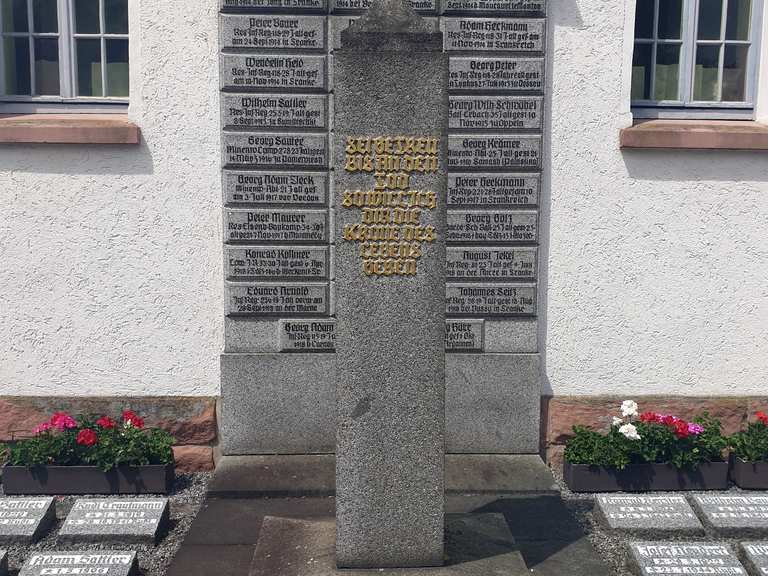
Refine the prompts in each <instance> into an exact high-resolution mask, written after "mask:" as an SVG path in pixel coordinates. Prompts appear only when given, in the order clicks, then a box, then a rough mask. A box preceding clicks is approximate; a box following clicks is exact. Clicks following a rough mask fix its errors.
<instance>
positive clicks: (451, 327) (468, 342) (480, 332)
mask: <svg viewBox="0 0 768 576" xmlns="http://www.w3.org/2000/svg"><path fill="white" fill-rule="evenodd" d="M484 327H485V320H478V319H469V320H446V321H445V350H446V351H450V352H482V351H483V349H484V343H483V337H484Z"/></svg>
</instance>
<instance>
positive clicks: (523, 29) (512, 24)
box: [442, 18, 545, 52]
mask: <svg viewBox="0 0 768 576" xmlns="http://www.w3.org/2000/svg"><path fill="white" fill-rule="evenodd" d="M544 29H545V27H544V20H531V19H526V20H519V19H511V18H444V19H443V20H442V30H443V46H444V47H445V50H446V51H452V50H482V51H486V52H497V51H504V52H543V51H544Z"/></svg>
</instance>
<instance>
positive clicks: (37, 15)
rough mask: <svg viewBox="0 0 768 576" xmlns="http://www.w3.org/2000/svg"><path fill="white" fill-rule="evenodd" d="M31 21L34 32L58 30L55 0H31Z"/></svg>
mask: <svg viewBox="0 0 768 576" xmlns="http://www.w3.org/2000/svg"><path fill="white" fill-rule="evenodd" d="M32 22H33V25H34V28H35V32H58V31H59V14H58V12H57V8H56V0H33V1H32Z"/></svg>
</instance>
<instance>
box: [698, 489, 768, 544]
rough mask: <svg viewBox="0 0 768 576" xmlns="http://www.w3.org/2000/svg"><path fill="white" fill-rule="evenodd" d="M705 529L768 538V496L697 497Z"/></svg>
mask: <svg viewBox="0 0 768 576" xmlns="http://www.w3.org/2000/svg"><path fill="white" fill-rule="evenodd" d="M693 505H694V506H695V507H696V508H697V509H698V510H699V512H700V515H701V517H702V519H703V520H704V525H705V526H707V527H709V528H713V529H714V530H717V531H718V532H720V533H722V534H727V535H732V536H745V537H749V536H761V535H766V534H768V494H766V493H764V492H762V493H760V494H754V495H752V494H750V495H745V496H726V495H720V496H718V495H704V494H697V495H695V496H694V497H693Z"/></svg>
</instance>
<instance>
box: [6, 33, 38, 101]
mask: <svg viewBox="0 0 768 576" xmlns="http://www.w3.org/2000/svg"><path fill="white" fill-rule="evenodd" d="M3 54H4V59H5V61H4V62H3V70H5V93H6V94H12V95H14V96H19V95H26V96H29V95H30V94H31V93H32V80H31V77H30V74H29V40H28V39H27V38H5V39H4V40H3Z"/></svg>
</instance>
